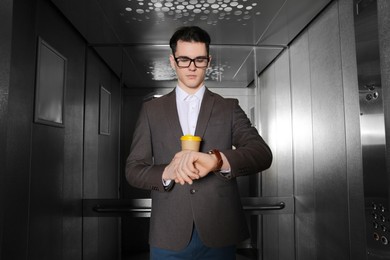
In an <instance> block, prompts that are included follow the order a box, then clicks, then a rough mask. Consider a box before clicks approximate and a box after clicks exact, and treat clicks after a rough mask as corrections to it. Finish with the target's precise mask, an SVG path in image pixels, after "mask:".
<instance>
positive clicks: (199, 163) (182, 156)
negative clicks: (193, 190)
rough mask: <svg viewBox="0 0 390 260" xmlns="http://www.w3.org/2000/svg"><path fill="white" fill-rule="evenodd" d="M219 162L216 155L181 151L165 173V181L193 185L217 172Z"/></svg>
mask: <svg viewBox="0 0 390 260" xmlns="http://www.w3.org/2000/svg"><path fill="white" fill-rule="evenodd" d="M217 164H218V160H217V158H216V157H215V155H211V154H206V153H200V152H194V151H181V152H179V153H177V154H176V155H175V156H174V158H173V159H172V161H171V163H170V164H169V165H168V166H167V167H166V168H165V170H164V173H163V179H164V180H175V182H176V183H180V184H182V185H183V184H185V183H188V184H192V182H193V180H197V179H199V178H203V177H205V176H207V174H209V172H211V171H213V170H215V168H216V167H217Z"/></svg>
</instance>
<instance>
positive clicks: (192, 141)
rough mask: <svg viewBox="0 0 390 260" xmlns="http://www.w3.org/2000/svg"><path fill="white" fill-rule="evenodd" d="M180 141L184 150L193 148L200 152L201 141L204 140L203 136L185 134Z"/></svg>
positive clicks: (192, 149)
mask: <svg viewBox="0 0 390 260" xmlns="http://www.w3.org/2000/svg"><path fill="white" fill-rule="evenodd" d="M180 141H181V149H182V150H191V151H195V152H199V147H200V142H201V141H202V138H201V137H200V136H194V135H183V136H182V137H181V138H180Z"/></svg>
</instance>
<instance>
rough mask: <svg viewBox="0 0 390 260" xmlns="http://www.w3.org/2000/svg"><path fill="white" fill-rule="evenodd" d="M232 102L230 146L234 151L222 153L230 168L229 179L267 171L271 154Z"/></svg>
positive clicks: (242, 112) (244, 115)
mask: <svg viewBox="0 0 390 260" xmlns="http://www.w3.org/2000/svg"><path fill="white" fill-rule="evenodd" d="M231 100H232V103H231V105H232V108H231V109H232V110H233V113H232V114H233V117H232V144H233V146H234V147H235V149H232V150H225V151H222V152H223V153H224V154H225V156H226V158H227V159H228V161H229V163H230V167H231V177H238V176H242V175H248V174H254V173H258V172H261V171H263V170H266V169H268V168H269V167H270V166H271V163H272V152H271V149H270V148H269V146H268V145H267V144H266V142H265V141H264V140H263V138H262V137H261V136H260V135H259V133H258V131H257V129H256V128H254V127H253V126H252V125H251V122H250V121H249V119H248V117H247V115H246V114H245V112H244V111H243V110H242V109H241V107H240V106H239V104H238V100H237V99H231Z"/></svg>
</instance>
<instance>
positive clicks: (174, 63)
mask: <svg viewBox="0 0 390 260" xmlns="http://www.w3.org/2000/svg"><path fill="white" fill-rule="evenodd" d="M169 61H170V63H171V68H172V69H176V66H175V65H176V61H175V58H174V57H173V55H172V54H171V55H169Z"/></svg>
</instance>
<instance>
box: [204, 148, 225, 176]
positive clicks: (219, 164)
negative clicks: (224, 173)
mask: <svg viewBox="0 0 390 260" xmlns="http://www.w3.org/2000/svg"><path fill="white" fill-rule="evenodd" d="M207 153H208V154H210V155H215V157H216V158H217V165H216V167H215V169H213V171H219V170H221V168H222V165H223V160H222V156H221V153H220V152H219V150H218V149H213V150H210V151H208V152H207Z"/></svg>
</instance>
